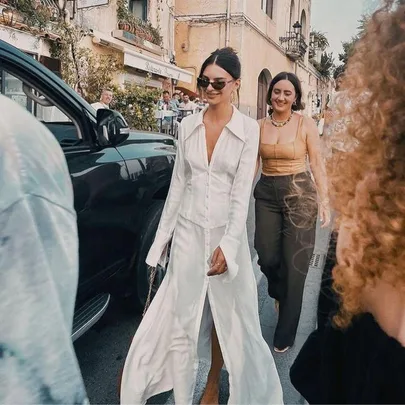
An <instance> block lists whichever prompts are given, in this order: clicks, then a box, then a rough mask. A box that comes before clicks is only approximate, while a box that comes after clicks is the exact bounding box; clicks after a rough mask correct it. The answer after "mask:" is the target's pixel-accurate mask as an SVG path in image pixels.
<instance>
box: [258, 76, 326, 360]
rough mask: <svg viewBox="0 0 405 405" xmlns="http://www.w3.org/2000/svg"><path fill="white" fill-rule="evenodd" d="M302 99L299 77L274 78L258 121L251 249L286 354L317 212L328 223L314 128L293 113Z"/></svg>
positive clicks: (292, 335) (295, 322) (279, 346)
mask: <svg viewBox="0 0 405 405" xmlns="http://www.w3.org/2000/svg"><path fill="white" fill-rule="evenodd" d="M301 98H302V90H301V84H300V81H299V79H298V78H297V76H296V75H294V74H293V73H287V72H282V73H280V74H278V75H277V76H276V77H275V78H274V79H273V80H272V82H271V84H270V87H269V91H268V95H267V100H268V104H269V105H270V117H268V118H265V119H263V120H261V121H260V128H261V131H260V148H259V158H260V159H261V162H262V175H261V178H260V180H259V182H258V183H257V185H256V188H255V191H254V197H255V199H256V232H255V248H256V250H257V252H258V255H259V265H260V268H261V271H262V272H263V273H264V275H265V276H266V278H267V280H268V285H269V286H268V292H269V295H270V296H271V297H272V298H274V299H275V300H276V307H277V309H278V311H279V318H278V323H277V327H276V331H275V335H274V350H275V351H277V352H285V351H286V350H288V349H289V348H290V347H291V346H292V345H293V344H294V341H295V335H296V332H297V327H298V321H299V318H300V314H301V306H302V296H303V291H304V284H305V279H306V275H307V272H308V267H309V263H310V260H311V257H312V253H313V250H314V245H315V230H316V219H317V213H318V211H319V216H320V220H321V221H322V223H323V226H324V227H326V226H328V224H329V222H330V211H329V200H328V197H327V186H326V175H325V167H324V163H323V159H322V156H321V149H320V144H319V134H318V129H317V126H316V124H315V122H314V121H313V120H312V119H311V118H309V117H304V116H303V115H301V114H299V113H297V111H300V110H303V108H304V107H303V105H302V102H301ZM307 158H308V160H309V163H310V167H311V171H312V174H313V178H314V179H315V183H314V182H313V180H312V177H311V175H310V173H309V172H308V171H307ZM311 208H312V211H311ZM309 212H310V213H311V215H310V218H309V221H308V213H309Z"/></svg>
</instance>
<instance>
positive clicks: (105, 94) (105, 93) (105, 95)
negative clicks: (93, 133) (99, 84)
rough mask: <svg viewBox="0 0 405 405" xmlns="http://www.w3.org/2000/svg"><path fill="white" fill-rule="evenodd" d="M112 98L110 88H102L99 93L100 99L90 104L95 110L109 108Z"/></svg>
mask: <svg viewBox="0 0 405 405" xmlns="http://www.w3.org/2000/svg"><path fill="white" fill-rule="evenodd" d="M112 99H113V92H112V90H111V89H103V90H102V91H101V95H100V101H98V102H97V103H93V104H92V105H91V106H92V107H93V108H94V109H95V110H96V111H97V110H99V109H100V108H106V109H109V108H110V104H111V101H112Z"/></svg>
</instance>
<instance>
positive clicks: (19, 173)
mask: <svg viewBox="0 0 405 405" xmlns="http://www.w3.org/2000/svg"><path fill="white" fill-rule="evenodd" d="M0 109H1V111H7V114H2V115H1V116H0V286H1V288H0V324H1V330H0V403H1V404H10V405H14V404H85V403H87V402H88V401H87V396H86V392H85V389H84V385H83V381H82V377H81V374H80V370H79V365H78V363H77V360H76V356H75V352H74V349H73V344H72V338H71V332H72V323H73V310H74V305H75V298H76V289H77V281H78V268H79V261H78V236H77V225H76V213H75V210H74V207H73V189H72V183H71V181H70V175H69V171H68V168H67V164H66V161H65V157H64V155H63V152H62V150H61V148H60V146H59V144H58V142H57V141H56V139H55V137H54V136H53V135H52V134H51V133H50V132H49V131H48V130H47V129H46V128H45V126H43V125H42V124H41V123H40V122H39V121H37V120H36V119H35V117H34V116H32V115H31V114H30V113H29V112H28V111H27V110H26V109H23V108H21V107H20V106H19V105H18V104H16V103H15V102H13V101H11V100H10V99H8V98H6V97H4V96H2V95H0Z"/></svg>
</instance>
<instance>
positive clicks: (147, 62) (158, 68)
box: [93, 31, 194, 83]
mask: <svg viewBox="0 0 405 405" xmlns="http://www.w3.org/2000/svg"><path fill="white" fill-rule="evenodd" d="M93 43H95V44H98V45H102V46H107V47H110V48H113V49H115V50H117V51H121V52H122V53H123V54H124V65H126V66H129V67H133V68H136V69H141V70H143V71H145V72H149V73H154V74H156V75H159V76H162V77H168V78H170V79H175V80H180V81H182V82H185V83H192V82H193V77H194V74H193V73H192V72H189V71H188V70H185V69H181V68H179V67H177V66H176V65H172V64H170V63H167V62H164V61H162V60H159V59H155V58H152V57H151V56H148V55H144V54H142V53H140V52H137V51H136V47H135V46H131V45H128V44H127V43H126V42H124V41H121V40H119V39H116V38H114V37H112V36H109V35H106V34H104V33H101V32H97V31H95V32H94V37H93Z"/></svg>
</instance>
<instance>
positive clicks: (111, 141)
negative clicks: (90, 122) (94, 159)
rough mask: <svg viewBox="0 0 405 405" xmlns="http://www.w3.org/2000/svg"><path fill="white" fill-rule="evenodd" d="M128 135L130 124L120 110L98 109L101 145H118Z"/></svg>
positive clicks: (98, 135)
mask: <svg viewBox="0 0 405 405" xmlns="http://www.w3.org/2000/svg"><path fill="white" fill-rule="evenodd" d="M128 136H129V127H128V124H127V122H126V121H125V119H124V117H123V116H122V115H121V114H120V113H119V112H117V111H114V110H108V109H105V108H100V109H99V110H97V138H98V140H99V142H100V144H101V145H112V146H116V145H119V144H120V143H122V142H124V141H126V140H127V139H128Z"/></svg>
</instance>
